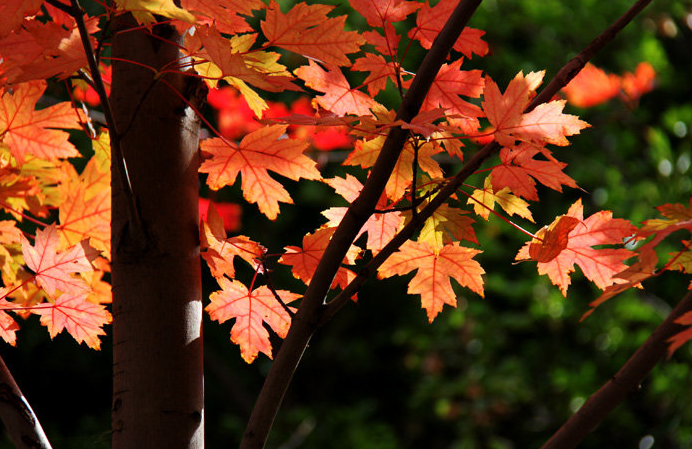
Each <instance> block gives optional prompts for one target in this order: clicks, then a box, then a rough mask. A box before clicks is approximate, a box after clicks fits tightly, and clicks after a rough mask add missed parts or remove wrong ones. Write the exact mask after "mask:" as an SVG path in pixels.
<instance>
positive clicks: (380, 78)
mask: <svg viewBox="0 0 692 449" xmlns="http://www.w3.org/2000/svg"><path fill="white" fill-rule="evenodd" d="M351 69H352V70H356V71H358V72H370V75H368V77H367V78H365V81H363V84H364V85H366V86H367V87H368V93H369V94H370V96H371V97H373V98H375V95H377V94H378V93H379V92H380V91H381V90H383V89H384V88H385V87H386V86H387V80H388V79H390V80H392V82H393V83H396V64H395V63H393V62H388V61H386V60H385V59H384V58H383V57H382V55H376V54H373V53H366V54H365V56H363V57H362V58H358V59H356V60H355V62H354V63H353V67H351Z"/></svg>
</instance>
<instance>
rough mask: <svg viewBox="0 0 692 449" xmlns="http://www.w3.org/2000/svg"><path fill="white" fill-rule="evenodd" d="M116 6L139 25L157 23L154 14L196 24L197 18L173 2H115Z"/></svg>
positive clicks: (156, 0)
mask: <svg viewBox="0 0 692 449" xmlns="http://www.w3.org/2000/svg"><path fill="white" fill-rule="evenodd" d="M115 4H116V5H118V6H119V7H120V8H121V9H123V10H125V11H130V12H132V15H133V16H134V17H135V19H137V21H138V22H139V23H142V24H151V23H154V22H156V18H155V17H154V14H157V15H159V16H164V17H168V18H169V19H178V20H182V21H184V22H189V23H195V16H193V15H192V14H190V13H189V12H188V11H186V10H185V9H183V8H180V7H178V6H177V5H176V4H175V3H174V2H173V0H115Z"/></svg>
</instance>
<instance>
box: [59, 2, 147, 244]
mask: <svg viewBox="0 0 692 449" xmlns="http://www.w3.org/2000/svg"><path fill="white" fill-rule="evenodd" d="M48 2H49V3H50V4H51V5H53V6H55V7H57V8H60V9H63V10H64V7H65V5H64V4H62V3H60V2H59V1H57V0H49V1H48ZM71 2H72V3H71V8H69V11H68V13H69V14H70V15H71V16H72V17H73V18H74V19H75V22H77V28H78V29H79V36H80V38H81V40H82V46H83V47H84V53H85V54H86V59H87V63H88V64H89V71H90V72H91V78H92V80H93V84H94V86H93V87H94V90H95V91H96V93H97V94H98V96H99V100H100V101H101V106H102V107H103V115H104V117H105V118H106V124H107V125H108V130H109V131H110V132H109V136H110V143H111V151H112V152H113V156H114V157H113V160H114V161H115V167H114V170H115V171H116V173H117V176H118V179H119V181H120V185H122V186H125V188H124V189H123V192H124V194H125V195H126V197H127V204H128V208H127V212H128V218H129V221H130V223H131V226H132V227H131V228H130V231H134V234H133V235H137V236H138V237H139V238H143V235H144V227H143V225H142V219H141V217H140V215H139V210H138V208H137V202H136V199H135V196H134V193H133V192H132V184H131V182H130V177H129V176H128V172H127V163H126V162H125V156H123V153H122V149H121V148H122V147H121V145H120V140H121V139H120V137H121V136H120V133H119V132H118V129H117V127H116V125H115V120H114V118H113V111H112V110H111V107H110V102H109V101H108V94H107V93H106V86H105V84H104V83H103V78H102V77H101V72H100V71H99V66H98V62H97V61H96V55H95V53H94V49H93V47H92V46H91V41H90V40H89V31H88V30H87V27H86V23H85V22H84V16H83V14H84V10H83V9H82V7H81V5H80V4H79V0H71ZM58 5H61V6H58Z"/></svg>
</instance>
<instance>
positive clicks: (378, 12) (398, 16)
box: [349, 0, 422, 27]
mask: <svg viewBox="0 0 692 449" xmlns="http://www.w3.org/2000/svg"><path fill="white" fill-rule="evenodd" d="M349 3H350V5H351V7H352V8H353V9H355V10H356V11H358V12H359V13H360V14H361V15H362V16H363V17H365V20H366V21H367V22H368V25H370V26H373V27H381V26H384V23H385V22H401V21H402V20H404V19H405V18H406V16H408V15H409V14H411V13H412V12H414V11H416V10H418V9H419V8H420V7H421V6H422V5H421V4H420V3H416V2H410V1H404V0H351V1H350V2H349Z"/></svg>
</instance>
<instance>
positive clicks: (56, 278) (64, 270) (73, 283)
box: [22, 225, 93, 298]
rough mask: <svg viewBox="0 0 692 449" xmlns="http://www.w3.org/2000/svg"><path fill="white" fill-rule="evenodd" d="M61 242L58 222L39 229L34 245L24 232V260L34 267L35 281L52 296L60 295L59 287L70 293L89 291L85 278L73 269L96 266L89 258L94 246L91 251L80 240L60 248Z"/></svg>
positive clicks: (89, 269)
mask: <svg viewBox="0 0 692 449" xmlns="http://www.w3.org/2000/svg"><path fill="white" fill-rule="evenodd" d="M59 243H60V237H59V235H58V230H57V228H56V227H55V225H51V226H48V227H46V228H45V229H39V230H37V231H36V241H35V244H34V245H33V246H32V245H31V243H29V241H28V240H27V239H26V238H25V237H24V236H22V255H23V256H24V262H26V265H27V266H28V267H29V268H30V269H31V270H33V271H34V273H35V279H36V283H37V284H38V285H39V286H40V287H41V288H43V290H45V291H46V293H48V295H49V296H50V297H51V298H55V297H56V296H57V291H60V292H63V293H71V294H72V295H73V296H76V295H79V294H88V293H89V285H88V284H87V283H86V282H85V281H84V280H82V279H79V278H75V277H73V276H72V273H78V272H86V271H92V270H93V267H92V266H91V262H90V256H93V254H91V251H93V250H91V251H90V248H89V247H88V245H86V244H84V243H80V244H77V245H74V246H72V247H70V248H68V249H66V250H65V251H62V252H58V245H59ZM87 254H89V256H88V255H87Z"/></svg>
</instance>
